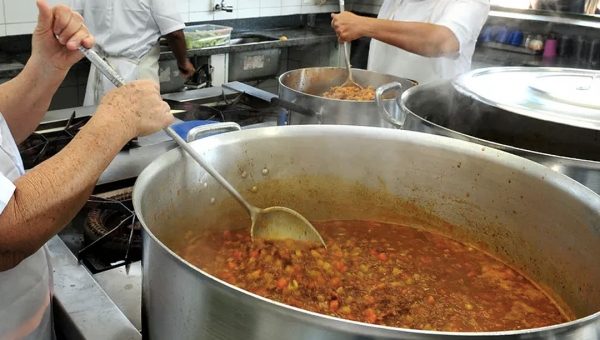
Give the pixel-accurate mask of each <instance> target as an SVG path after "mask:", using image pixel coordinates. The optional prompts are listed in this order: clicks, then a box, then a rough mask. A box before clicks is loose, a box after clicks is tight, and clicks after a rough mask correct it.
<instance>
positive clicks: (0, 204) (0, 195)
mask: <svg viewBox="0 0 600 340" xmlns="http://www.w3.org/2000/svg"><path fill="white" fill-rule="evenodd" d="M15 189H16V187H15V184H14V183H13V182H11V181H10V179H8V178H6V176H4V175H3V174H1V173H0V214H1V213H2V212H3V211H4V208H6V206H7V205H8V202H10V199H11V198H12V196H13V194H14V192H15Z"/></svg>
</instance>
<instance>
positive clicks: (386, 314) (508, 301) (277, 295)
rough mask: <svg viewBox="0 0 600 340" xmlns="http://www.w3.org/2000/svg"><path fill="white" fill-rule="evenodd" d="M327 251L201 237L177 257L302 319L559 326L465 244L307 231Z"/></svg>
mask: <svg viewBox="0 0 600 340" xmlns="http://www.w3.org/2000/svg"><path fill="white" fill-rule="evenodd" d="M314 226H315V228H317V230H318V231H319V232H320V233H321V235H322V236H323V239H324V240H325V241H326V243H327V247H328V250H325V249H323V248H320V247H318V246H317V245H313V244H310V243H306V242H298V241H292V240H286V241H277V242H273V241H266V240H256V241H255V242H254V243H253V242H252V241H251V240H250V231H249V229H241V230H235V231H225V232H218V233H217V232H207V233H206V234H204V235H201V236H200V237H198V238H195V239H194V240H192V241H191V242H190V243H189V244H188V246H187V247H186V248H185V249H182V250H181V251H179V252H178V253H179V255H180V256H182V257H183V258H185V259H186V260H187V261H189V262H190V263H192V264H194V265H196V266H197V267H198V268H200V269H202V270H203V271H205V272H207V273H209V274H212V275H214V276H216V277H217V278H219V279H221V280H224V281H226V282H228V283H230V284H232V285H235V286H237V287H239V288H242V289H245V290H247V291H250V292H252V293H255V294H257V295H261V296H263V297H266V298H269V299H272V300H274V301H279V302H282V303H285V304H288V305H291V306H295V307H298V308H303V309H306V310H309V311H313V312H317V313H322V314H327V315H331V316H335V317H339V318H344V319H348V320H355V321H361V322H367V323H372V324H379V325H386V326H391V327H401V328H412V329H422V330H438V331H455V332H489V331H506V330H519V329H528V328H536V327H543V326H549V325H554V324H558V323H562V322H566V321H568V318H567V317H566V316H565V314H563V313H562V312H561V310H560V309H559V308H558V307H557V305H556V304H554V303H553V301H552V300H551V299H550V298H548V296H546V295H545V294H544V293H543V292H542V291H541V290H540V289H539V288H538V287H537V286H536V285H535V284H534V283H532V282H531V281H529V280H528V279H527V278H525V277H524V276H522V275H521V274H519V273H518V272H517V271H515V270H513V269H511V268H509V267H508V266H507V265H505V264H504V263H502V262H500V261H498V260H496V259H495V258H493V257H491V256H490V255H488V254H486V253H484V252H482V251H481V250H478V249H475V248H473V247H471V246H469V245H466V244H463V243H460V242H457V241H455V240H453V239H450V238H447V237H444V236H441V235H437V234H434V233H430V232H427V231H424V230H421V229H417V228H412V227H406V226H401V225H393V224H384V223H374V222H362V221H330V222H321V223H314Z"/></svg>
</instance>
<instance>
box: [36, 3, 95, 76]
mask: <svg viewBox="0 0 600 340" xmlns="http://www.w3.org/2000/svg"><path fill="white" fill-rule="evenodd" d="M36 4H37V6H38V9H39V15H38V23H37V26H36V28H35V31H34V32H33V38H32V42H31V44H32V53H31V55H32V58H34V59H35V60H37V61H39V62H41V63H42V65H51V66H53V67H55V68H56V69H59V70H68V69H69V68H70V67H71V66H73V64H75V63H76V62H77V61H79V59H81V57H82V56H83V54H82V53H81V52H79V50H78V48H79V47H80V46H82V45H83V46H84V47H85V48H92V47H93V46H94V37H92V35H91V34H90V32H89V31H88V29H87V27H85V25H83V18H82V17H81V15H79V14H78V13H76V12H74V11H72V10H71V9H70V8H69V7H67V6H65V5H58V6H55V7H53V8H52V7H50V5H48V3H47V2H46V0H37V1H36ZM56 36H58V37H59V38H58V39H57V38H56Z"/></svg>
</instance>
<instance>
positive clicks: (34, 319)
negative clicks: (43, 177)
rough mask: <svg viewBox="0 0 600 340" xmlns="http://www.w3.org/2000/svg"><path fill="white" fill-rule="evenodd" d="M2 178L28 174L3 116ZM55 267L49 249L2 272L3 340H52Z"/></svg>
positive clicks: (0, 125) (0, 121) (0, 322)
mask: <svg viewBox="0 0 600 340" xmlns="http://www.w3.org/2000/svg"><path fill="white" fill-rule="evenodd" d="M0 142H1V143H2V150H0V153H1V154H0V172H1V173H2V174H3V175H4V177H2V178H0V190H1V189H2V188H1V186H4V185H8V183H6V182H4V181H7V180H8V181H14V180H15V179H17V178H18V177H19V176H21V175H23V174H24V173H25V170H24V169H23V162H22V160H21V157H20V155H19V150H18V148H17V145H16V144H15V141H14V139H13V138H12V135H11V134H10V130H9V129H8V125H7V124H6V121H5V120H4V118H3V117H2V115H0ZM52 293H53V281H52V267H51V265H50V256H49V253H48V251H47V248H46V246H44V247H42V248H41V249H40V250H38V251H37V252H36V253H35V254H33V255H31V256H30V257H28V258H26V259H25V260H24V261H22V262H21V263H20V264H19V265H18V266H16V267H15V268H13V269H10V270H7V271H4V272H0V340H53V339H54V329H53V322H52V303H51V301H52V298H51V297H52Z"/></svg>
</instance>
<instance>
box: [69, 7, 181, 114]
mask: <svg viewBox="0 0 600 340" xmlns="http://www.w3.org/2000/svg"><path fill="white" fill-rule="evenodd" d="M71 8H72V9H73V10H75V11H77V12H78V13H79V14H81V15H82V16H83V17H84V20H85V25H86V26H87V28H88V29H89V30H90V32H91V33H92V34H93V35H94V37H95V38H96V47H94V49H95V50H96V52H98V54H100V55H101V56H102V57H104V58H105V59H107V61H108V63H109V64H111V65H112V66H113V67H114V68H115V69H116V70H117V71H118V72H119V73H120V74H121V76H122V77H123V78H124V80H125V81H126V82H130V81H133V80H137V79H154V80H155V81H156V82H157V83H158V82H159V78H158V59H159V57H160V45H159V43H158V40H159V39H160V37H161V36H163V35H167V34H169V33H172V32H175V31H178V30H181V29H183V28H185V23H184V22H183V20H182V18H181V15H180V14H179V11H178V10H177V6H176V5H175V3H174V2H173V1H169V0H71ZM113 88H115V86H114V85H113V84H112V83H111V82H110V81H109V80H108V79H106V77H104V76H103V75H102V74H101V73H100V72H98V71H97V69H96V68H95V67H94V66H93V65H92V66H91V69H90V74H89V77H88V82H87V88H86V91H85V99H84V104H83V105H85V106H88V105H97V104H98V103H99V102H100V99H102V97H104V95H105V94H106V93H107V92H108V91H110V90H111V89H113Z"/></svg>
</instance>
